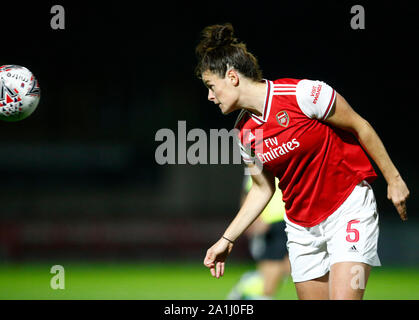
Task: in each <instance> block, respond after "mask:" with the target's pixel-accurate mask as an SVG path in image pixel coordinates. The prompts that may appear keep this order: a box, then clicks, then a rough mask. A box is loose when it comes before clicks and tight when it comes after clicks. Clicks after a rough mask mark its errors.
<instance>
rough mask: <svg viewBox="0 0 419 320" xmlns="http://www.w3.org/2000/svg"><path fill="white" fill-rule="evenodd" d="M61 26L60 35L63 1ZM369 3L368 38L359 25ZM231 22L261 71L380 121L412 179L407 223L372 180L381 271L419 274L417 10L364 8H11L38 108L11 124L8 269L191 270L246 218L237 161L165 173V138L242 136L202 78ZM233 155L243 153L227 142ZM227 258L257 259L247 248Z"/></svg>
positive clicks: (1, 55)
mask: <svg viewBox="0 0 419 320" xmlns="http://www.w3.org/2000/svg"><path fill="white" fill-rule="evenodd" d="M55 4H61V5H63V6H64V9H65V30H52V29H51V27H50V20H51V18H52V16H53V14H51V13H50V8H51V7H52V5H55ZM355 4H361V5H363V6H364V8H365V13H366V20H365V22H366V29H365V30H353V29H351V27H350V20H351V18H352V16H353V15H352V14H351V13H350V8H351V7H352V6H353V5H355ZM224 22H231V23H232V24H233V26H234V27H235V31H236V35H237V37H238V38H239V39H240V40H242V41H244V42H246V43H247V45H248V48H249V50H250V51H251V52H253V53H254V54H255V55H256V56H257V57H258V59H259V63H260V65H261V68H262V69H263V71H264V77H265V78H268V79H276V78H280V77H295V78H309V79H320V80H323V81H325V82H327V83H329V84H330V85H332V86H333V87H334V88H335V89H336V90H337V91H338V92H340V93H341V94H342V95H343V96H344V97H346V99H347V100H348V101H349V103H350V104H351V105H352V106H353V107H354V108H355V109H356V110H357V111H358V112H359V113H360V114H361V115H362V116H364V117H365V118H366V119H368V120H369V121H370V122H371V124H372V125H373V126H374V128H375V129H376V131H377V132H378V134H379V135H380V137H381V138H382V139H383V141H384V144H385V146H386V147H387V150H388V152H389V153H390V156H391V157H392V159H393V161H394V162H395V164H396V166H397V167H398V169H399V171H400V172H401V174H402V176H403V178H404V179H405V181H406V182H407V184H408V186H409V188H410V191H411V198H410V200H409V202H408V212H409V221H408V222H406V223H403V222H401V220H400V219H399V218H398V214H397V212H396V210H395V209H394V208H393V206H392V205H391V203H390V202H389V201H388V200H387V198H386V184H385V181H384V179H383V177H382V175H381V174H380V177H379V178H378V179H377V180H376V182H375V183H374V185H373V186H374V189H375V194H376V197H377V200H378V206H379V210H380V213H381V216H380V219H381V234H380V245H379V253H380V256H381V259H382V262H383V264H387V265H392V264H394V265H413V266H417V265H418V264H419V251H418V250H417V244H418V239H419V238H418V226H419V219H418V210H419V201H418V197H417V188H418V183H419V179H418V165H417V163H418V161H417V156H416V151H417V150H416V149H417V146H418V143H417V138H418V134H417V132H418V131H417V130H418V124H417V119H418V117H417V116H418V112H417V104H418V103H417V101H418V97H417V95H418V90H417V79H416V76H415V75H416V72H417V56H418V54H417V45H416V41H415V40H416V39H417V30H418V23H417V13H416V11H415V10H413V9H412V8H411V7H410V6H409V5H408V4H407V3H404V2H397V3H396V2H393V3H390V4H384V3H376V4H370V3H367V2H365V1H357V2H355V1H349V2H344V1H343V2H342V1H339V2H338V1H329V2H327V1H326V2H325V1H320V2H318V1H306V2H295V1H275V2H274V1H272V2H267V1H261V2H258V3H257V4H253V5H250V4H248V3H247V2H240V1H231V2H230V1H229V2H224V1H223V2H214V1H212V2H195V4H186V3H182V2H177V1H173V2H167V3H165V2H164V3H161V2H150V3H147V4H143V3H142V2H139V3H138V2H124V1H117V2H113V3H108V2H102V3H90V2H70V1H57V2H52V1H43V2H36V3H34V2H33V3H32V4H31V5H29V6H27V5H21V4H14V3H12V2H9V3H7V4H2V18H1V25H2V30H3V31H2V34H1V42H0V43H1V45H0V65H3V64H18V65H23V66H26V67H28V68H29V69H30V70H31V71H32V72H33V73H34V74H35V75H36V76H37V77H38V79H39V82H40V85H41V90H42V98H41V102H40V104H39V106H38V109H37V110H36V112H35V113H34V114H33V115H32V116H31V117H29V118H28V119H26V120H24V121H21V122H18V123H6V122H1V123H0V137H1V147H0V176H1V183H0V191H1V192H0V204H1V210H0V262H1V261H3V262H5V263H7V262H25V261H45V260H48V261H54V262H56V263H61V262H62V261H66V260H71V259H79V260H82V261H90V260H95V259H96V260H112V261H117V260H126V259H133V260H152V261H162V262H164V261H169V260H170V261H171V260H184V261H192V262H193V263H196V264H201V261H202V259H203V257H204V254H205V251H206V249H207V248H208V247H209V246H210V245H211V244H212V243H213V242H214V241H215V240H216V239H217V238H218V237H219V236H220V235H221V234H222V232H223V231H224V228H225V227H226V226H227V224H228V223H229V222H230V221H231V219H232V218H233V217H234V215H235V212H236V210H237V209H238V201H239V193H240V187H241V183H242V180H241V179H242V166H241V165H233V164H232V165H221V164H219V165H195V166H193V165H188V164H186V165H164V166H161V165H158V164H157V163H156V161H155V150H156V148H157V146H158V145H159V144H160V142H156V141H155V139H154V137H155V134H156V132H157V131H158V130H159V129H161V128H169V129H172V130H173V131H174V132H175V133H176V132H177V123H178V121H181V120H185V121H186V123H187V129H188V130H190V129H192V128H201V129H204V130H205V131H206V132H207V133H209V130H210V129H211V128H215V129H221V128H227V129H228V130H230V128H231V127H232V126H233V124H234V121H235V118H236V115H237V114H236V113H234V114H232V115H229V116H223V115H222V114H221V113H220V112H219V110H218V108H217V107H215V106H214V105H213V104H212V103H209V102H208V101H207V99H206V97H207V91H206V88H205V87H204V86H203V85H202V83H201V82H200V80H199V79H197V78H196V77H195V75H194V67H195V64H196V59H195V55H194V47H195V45H196V44H197V42H198V40H199V34H200V31H201V30H202V29H203V28H204V27H205V26H207V25H209V24H214V23H224ZM231 146H232V144H231ZM231 259H233V260H234V259H236V260H240V259H244V260H246V259H250V258H249V255H248V252H247V244H246V240H245V239H244V238H241V239H240V241H239V242H238V245H237V249H235V251H234V252H233V254H232V257H231Z"/></svg>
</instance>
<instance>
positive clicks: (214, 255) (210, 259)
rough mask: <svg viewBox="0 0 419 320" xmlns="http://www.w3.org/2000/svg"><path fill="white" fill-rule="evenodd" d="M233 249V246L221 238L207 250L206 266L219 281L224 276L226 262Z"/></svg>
mask: <svg viewBox="0 0 419 320" xmlns="http://www.w3.org/2000/svg"><path fill="white" fill-rule="evenodd" d="M232 249H233V244H232V243H231V242H228V241H227V240H225V239H223V238H221V239H220V240H218V241H217V242H216V243H215V244H214V245H213V246H212V247H211V248H209V249H208V250H207V255H206V256H205V259H204V265H205V266H206V267H207V268H209V269H210V271H211V275H212V276H213V277H216V278H217V279H218V278H219V277H222V276H223V275H224V264H225V260H226V258H227V256H228V255H229V254H230V252H231V250H232Z"/></svg>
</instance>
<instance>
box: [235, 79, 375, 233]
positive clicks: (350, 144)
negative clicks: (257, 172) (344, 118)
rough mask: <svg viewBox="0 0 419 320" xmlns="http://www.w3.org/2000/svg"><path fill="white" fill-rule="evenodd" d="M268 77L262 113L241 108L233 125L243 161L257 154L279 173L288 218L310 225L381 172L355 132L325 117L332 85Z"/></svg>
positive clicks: (332, 92) (262, 161)
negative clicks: (336, 125) (335, 125)
mask: <svg viewBox="0 0 419 320" xmlns="http://www.w3.org/2000/svg"><path fill="white" fill-rule="evenodd" d="M265 81H266V83H267V93H266V99H265V105H264V109H263V114H262V115H261V116H256V115H254V114H252V113H251V112H249V111H246V110H242V111H241V112H240V114H239V116H238V118H237V121H236V124H235V128H236V129H238V130H239V135H238V143H239V145H240V150H241V154H242V157H243V161H244V162H247V163H249V162H254V161H255V158H256V159H257V160H259V161H260V162H261V163H262V164H263V167H264V168H265V169H267V170H269V171H271V172H272V173H273V174H274V175H275V176H276V177H278V179H279V188H280V189H281V190H282V193H283V200H284V202H285V209H286V215H287V218H288V219H289V220H290V221H292V222H294V223H296V224H298V225H300V226H303V227H312V226H315V225H317V224H318V223H320V222H321V221H323V220H324V219H326V218H327V217H328V216H329V215H331V214H332V213H333V212H334V211H335V210H336V209H337V208H338V207H339V206H340V205H341V204H342V203H343V202H344V201H345V199H346V198H347V197H348V196H349V195H350V193H351V192H352V190H353V189H354V188H355V186H356V185H357V184H358V183H359V182H361V181H362V180H367V181H368V182H372V181H373V180H374V179H375V178H376V177H377V175H376V173H375V171H374V168H373V167H372V165H371V163H370V161H369V159H368V157H367V155H366V154H365V152H364V150H363V149H362V147H361V146H360V144H359V142H358V140H357V139H356V138H355V136H353V135H352V134H351V133H349V132H347V131H344V130H341V129H338V128H335V127H331V126H330V125H328V124H327V123H325V122H323V121H322V120H324V119H326V118H327V116H328V114H329V112H330V110H331V108H332V106H333V103H334V101H335V99H336V92H335V90H334V89H333V88H331V87H330V86H329V85H327V84H326V83H324V82H321V81H312V80H306V79H304V80H298V79H289V78H285V79H278V80H275V81H269V80H265ZM257 130H263V136H262V139H260V137H261V136H260V132H261V131H259V132H258V131H257Z"/></svg>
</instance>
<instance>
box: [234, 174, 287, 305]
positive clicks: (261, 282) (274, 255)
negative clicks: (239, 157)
mask: <svg viewBox="0 0 419 320" xmlns="http://www.w3.org/2000/svg"><path fill="white" fill-rule="evenodd" d="M244 177H245V178H244V181H243V192H242V195H241V199H240V201H241V204H242V203H243V202H244V199H245V198H246V195H247V193H248V192H249V190H250V188H251V187H252V178H251V177H250V176H249V175H245V176H244ZM275 184H276V185H278V178H276V179H275ZM284 214H285V205H284V202H283V201H282V193H281V190H280V189H279V188H278V187H277V188H276V192H275V194H274V195H273V197H272V199H271V201H270V202H269V204H268V205H267V206H266V208H265V210H264V211H263V212H262V213H261V215H260V216H259V217H258V218H257V219H256V220H255V222H253V224H252V225H251V226H250V227H249V228H248V229H247V230H246V235H247V236H248V237H249V249H250V254H251V256H252V258H253V259H254V260H255V261H256V270H255V271H249V272H246V273H245V274H244V275H243V276H242V277H241V278H240V280H239V282H238V283H237V284H236V285H235V286H234V288H233V289H232V291H231V292H230V293H229V295H228V299H231V300H259V299H274V298H275V295H276V293H277V290H278V289H279V287H280V285H281V283H282V282H283V280H285V279H286V278H287V277H288V275H289V274H290V263H289V260H288V251H287V246H286V243H287V236H286V233H285V231H284V230H285V223H284Z"/></svg>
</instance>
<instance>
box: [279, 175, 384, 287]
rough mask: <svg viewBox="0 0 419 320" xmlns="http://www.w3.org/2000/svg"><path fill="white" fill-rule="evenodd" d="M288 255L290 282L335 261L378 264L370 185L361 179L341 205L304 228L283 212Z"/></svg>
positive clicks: (322, 271)
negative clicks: (326, 216) (324, 217)
mask: <svg viewBox="0 0 419 320" xmlns="http://www.w3.org/2000/svg"><path fill="white" fill-rule="evenodd" d="M285 221H286V228H285V231H286V232H287V236H288V241H287V247H288V254H289V259H290V263H291V276H292V278H293V281H294V282H302V281H307V280H312V279H315V278H319V277H321V276H323V275H325V274H326V273H327V272H329V270H330V266H331V265H333V264H334V263H337V262H344V261H351V262H363V263H366V264H368V265H370V266H380V265H381V263H380V259H379V258H378V254H377V242H378V233H379V231H378V212H377V205H376V202H375V197H374V193H373V191H372V188H371V186H370V185H369V184H368V183H367V182H366V181H362V182H361V183H359V184H358V185H357V186H356V187H355V188H354V190H353V191H352V193H351V194H350V195H349V197H348V198H347V199H346V200H345V202H343V203H342V205H341V206H340V207H339V208H338V209H337V210H336V211H335V212H334V213H333V214H332V215H330V216H329V217H328V218H327V219H325V220H323V221H322V222H320V223H319V224H318V225H316V226H314V227H311V228H306V227H302V226H299V225H297V224H295V223H293V222H291V221H289V220H288V219H287V217H286V215H285Z"/></svg>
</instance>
